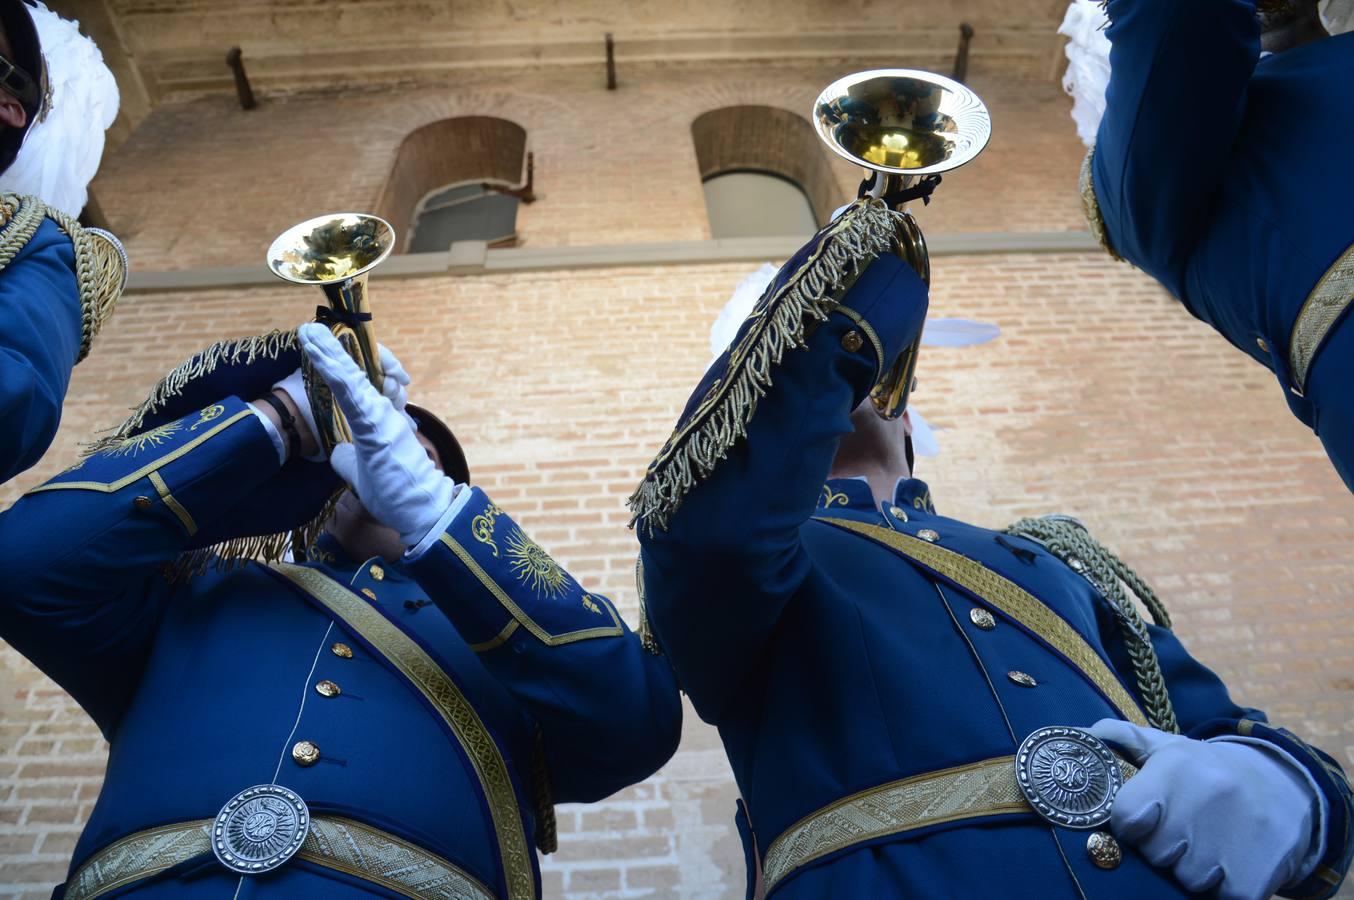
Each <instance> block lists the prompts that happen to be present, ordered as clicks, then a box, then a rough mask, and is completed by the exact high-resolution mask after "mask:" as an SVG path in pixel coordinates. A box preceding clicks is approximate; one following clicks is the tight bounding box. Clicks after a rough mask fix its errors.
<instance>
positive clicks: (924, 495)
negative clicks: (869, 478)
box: [818, 478, 936, 515]
mask: <svg viewBox="0 0 1354 900" xmlns="http://www.w3.org/2000/svg"><path fill="white" fill-rule="evenodd" d="M893 505H894V506H901V507H903V508H904V509H909V510H917V511H920V512H927V513H931V514H933V515H934V514H935V511H936V508H935V505H934V504H933V503H932V502H931V489H930V488H929V487H927V486H926V482H924V481H922V480H921V479H919V478H899V479H898V483H897V484H896V485H894V488H893ZM818 508H819V509H823V510H832V509H851V510H856V511H858V512H873V511H875V502H874V494H872V493H871V492H870V485H869V484H868V483H867V482H866V481H865V479H864V478H829V479H828V480H827V483H826V484H824V485H823V489H822V491H821V492H819V494H818Z"/></svg>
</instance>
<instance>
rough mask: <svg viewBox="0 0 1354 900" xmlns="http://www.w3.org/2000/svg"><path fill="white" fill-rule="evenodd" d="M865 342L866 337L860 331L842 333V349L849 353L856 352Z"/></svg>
mask: <svg viewBox="0 0 1354 900" xmlns="http://www.w3.org/2000/svg"><path fill="white" fill-rule="evenodd" d="M864 343H865V339H864V338H862V337H861V336H860V332H859V331H848V332H847V333H846V334H844V335H842V349H843V350H845V351H846V352H847V353H855V352H856V351H857V350H859V349H860V348H861V346H862V345H863V344H864Z"/></svg>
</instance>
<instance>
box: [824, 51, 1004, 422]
mask: <svg viewBox="0 0 1354 900" xmlns="http://www.w3.org/2000/svg"><path fill="white" fill-rule="evenodd" d="M813 124H814V128H815V129H817V131H818V136H819V137H820V138H822V140H823V142H824V143H826V144H827V145H828V147H830V148H831V149H832V152H834V153H836V154H837V155H838V156H841V157H844V158H845V159H848V160H850V161H851V162H853V163H856V164H857V165H859V166H863V167H865V169H866V170H867V172H868V177H867V178H866V181H865V182H864V183H862V184H861V196H864V195H865V194H867V193H868V194H869V195H870V196H872V197H877V198H879V199H881V200H883V201H884V202H885V203H888V204H889V205H890V206H891V207H893V208H895V209H898V210H899V211H900V212H902V213H903V216H902V218H901V220H899V223H898V228H897V232H898V233H897V238H898V244H897V250H896V252H897V254H898V256H899V257H900V258H901V259H902V260H903V261H904V262H906V263H907V264H908V265H910V266H911V267H912V268H913V269H914V270H915V271H916V273H917V274H918V275H919V276H921V279H922V280H923V281H925V282H926V283H927V285H930V283H931V261H930V255H929V254H928V253H927V250H926V239H925V238H924V237H923V236H922V233H921V228H920V227H918V225H917V222H916V220H915V219H914V218H913V217H912V214H911V213H910V212H907V211H906V210H905V209H903V207H904V206H905V205H906V203H907V202H908V201H909V200H912V199H916V198H917V197H926V196H929V194H930V189H931V188H932V187H934V185H935V184H937V183H939V181H940V173H941V172H948V171H949V170H950V169H956V168H958V167H959V166H962V165H964V163H967V162H969V161H970V160H972V159H973V158H974V157H976V156H977V155H978V154H979V153H981V152H982V151H983V148H984V147H986V146H987V141H988V138H989V137H991V135H992V120H991V118H990V117H989V116H988V113H987V107H986V106H984V105H983V101H982V100H980V99H978V95H977V94H975V93H974V92H973V91H971V90H969V89H968V88H967V87H965V86H964V85H962V84H960V83H959V82H957V81H953V80H951V79H949V78H945V77H944V76H942V75H936V74H933V73H931V72H923V71H920V70H917V69H874V70H871V71H868V72H857V73H856V74H854V75H847V76H846V77H844V78H840V79H838V80H837V81H834V82H833V83H832V84H830V85H828V86H827V87H826V88H825V89H824V90H823V92H822V93H821V94H819V95H818V99H817V100H816V101H815V102H814V104H813ZM920 342H921V335H920V334H919V335H918V336H917V339H916V340H915V341H913V342H912V343H911V344H910V345H909V346H908V347H907V349H905V350H904V351H903V352H902V353H901V354H899V356H898V359H897V360H895V361H894V362H893V363H892V364H891V365H890V366H889V367H888V368H887V369H886V371H885V374H884V377H883V378H882V379H880V381H879V383H878V384H877V385H875V387H874V389H873V390H871V391H870V401H871V402H872V403H873V405H874V408H875V412H877V413H879V415H880V416H882V417H883V418H885V419H896V418H898V417H899V416H901V415H902V414H903V412H904V411H905V410H906V409H907V397H908V394H909V392H910V391H911V388H912V380H913V373H914V372H915V371H916V367H917V350H918V348H919V345H920Z"/></svg>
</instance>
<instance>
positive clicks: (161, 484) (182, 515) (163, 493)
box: [150, 472, 197, 537]
mask: <svg viewBox="0 0 1354 900" xmlns="http://www.w3.org/2000/svg"><path fill="white" fill-rule="evenodd" d="M150 483H151V484H153V485H154V486H155V492H156V493H157V494H159V495H160V499H161V500H163V501H164V504H165V506H168V507H169V511H170V512H172V513H173V514H174V515H176V516H178V517H179V521H180V522H182V523H183V527H184V528H187V529H188V536H189V537H192V536H193V535H195V534H197V523H196V522H194V521H193V517H192V516H191V515H190V514H189V513H188V510H186V509H184V508H183V504H182V503H180V502H179V501H178V500H175V499H174V495H173V494H171V493H170V492H169V485H167V484H165V480H164V479H163V478H161V477H160V473H159V472H151V473H150Z"/></svg>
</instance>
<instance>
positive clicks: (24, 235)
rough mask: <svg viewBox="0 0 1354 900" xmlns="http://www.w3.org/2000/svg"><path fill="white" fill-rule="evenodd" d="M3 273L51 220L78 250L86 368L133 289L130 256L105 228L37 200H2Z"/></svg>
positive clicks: (82, 349)
mask: <svg viewBox="0 0 1354 900" xmlns="http://www.w3.org/2000/svg"><path fill="white" fill-rule="evenodd" d="M0 217H2V218H3V223H2V227H3V231H0V269H3V268H4V267H5V266H7V265H9V264H10V262H12V261H13V259H14V257H15V256H16V255H18V253H19V251H20V250H22V249H23V248H24V247H25V246H26V245H27V244H28V242H29V241H30V240H31V239H32V237H33V235H34V233H36V232H37V230H38V227H39V226H40V225H42V220H43V219H44V218H46V219H51V220H52V221H53V222H55V223H56V224H57V226H58V227H59V228H60V229H61V230H62V231H63V232H65V233H66V235H67V236H68V237H69V238H70V239H71V243H72V244H73V245H74V246H75V280H76V283H77V284H78V285H79V289H80V319H81V322H80V355H79V356H78V357H77V358H76V360H75V361H76V363H80V362H82V361H83V360H84V358H85V357H86V356H88V355H89V350H90V348H91V347H93V346H94V338H96V337H98V334H99V331H100V330H102V328H103V325H104V323H105V322H107V321H108V319H109V318H110V317H111V316H112V315H113V309H114V307H116V306H117V302H118V298H119V297H121V296H122V291H123V289H124V288H126V286H127V271H128V264H127V253H126V251H125V250H123V249H122V244H121V242H119V241H118V239H117V238H116V237H114V236H113V235H111V234H109V233H108V232H107V231H104V230H103V229H102V228H85V227H84V226H83V225H81V224H80V223H79V222H78V221H76V220H75V219H73V218H71V217H70V216H68V215H66V214H65V213H63V212H62V211H61V210H59V209H53V208H52V207H50V206H47V205H46V204H44V203H43V202H42V201H41V200H39V199H38V198H37V197H30V196H21V195H19V194H3V195H0Z"/></svg>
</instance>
